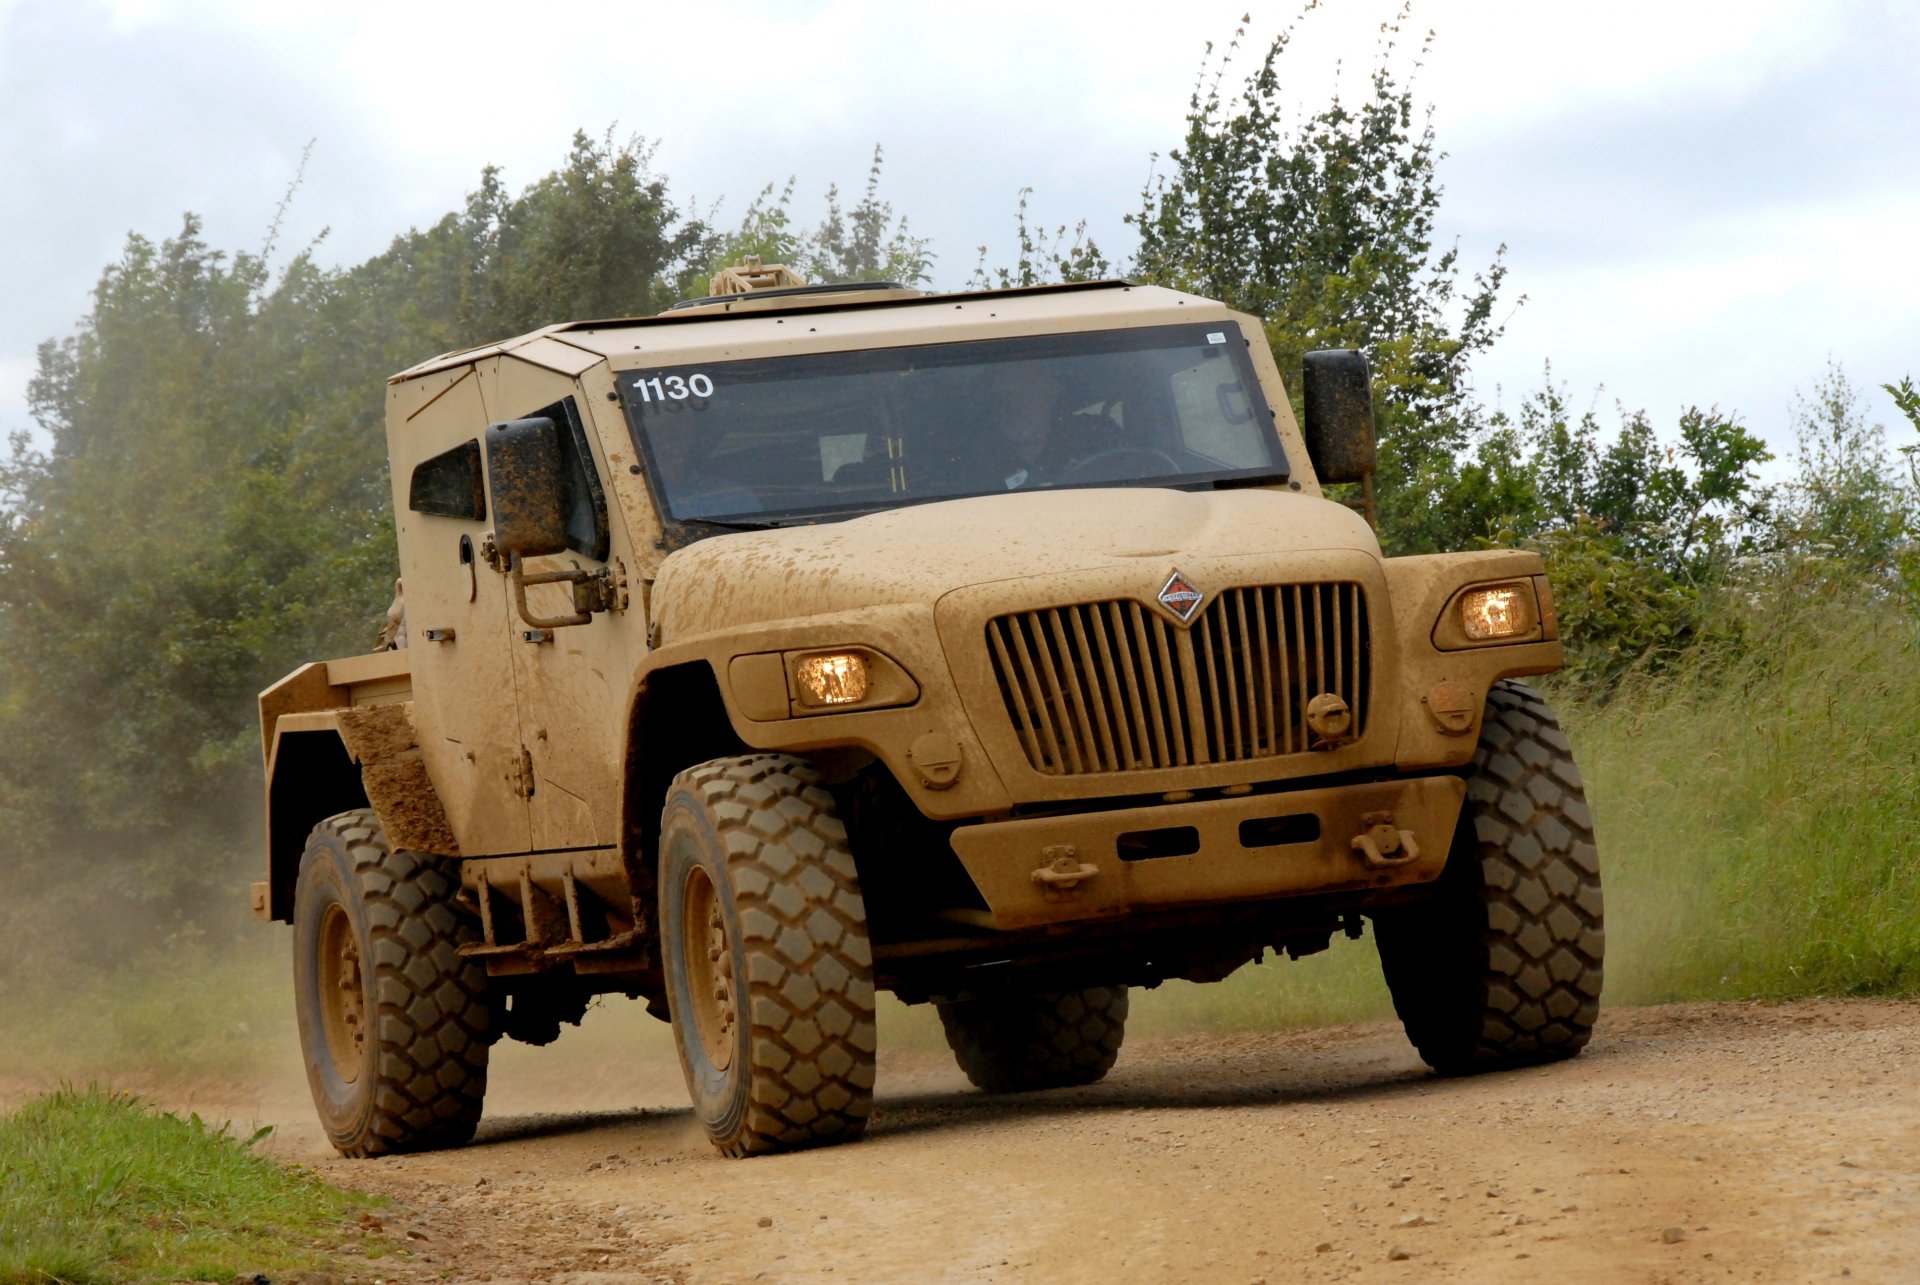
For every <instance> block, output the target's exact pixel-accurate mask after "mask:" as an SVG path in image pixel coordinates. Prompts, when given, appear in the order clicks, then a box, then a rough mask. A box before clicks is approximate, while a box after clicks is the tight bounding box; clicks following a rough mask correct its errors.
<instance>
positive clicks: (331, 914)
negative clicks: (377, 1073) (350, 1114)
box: [317, 903, 367, 1084]
mask: <svg viewBox="0 0 1920 1285" xmlns="http://www.w3.org/2000/svg"><path fill="white" fill-rule="evenodd" d="M317 962H318V964H319V969H318V973H319V979H318V980H319V988H320V1017H321V1025H322V1026H323V1027H324V1028H325V1030H326V1038H327V1055H328V1057H329V1059H330V1060H331V1061H332V1062H333V1069H334V1071H335V1073H336V1074H338V1075H339V1077H340V1078H341V1079H342V1080H344V1081H345V1082H346V1083H348V1084H352V1083H353V1082H354V1081H356V1080H358V1079H359V1078H360V1068H361V1065H362V1064H363V1063H364V1061H365V1058H366V1049H367V992H366V983H365V979H364V977H363V976H362V974H361V969H360V941H359V938H358V937H357V936H356V935H355V933H354V931H353V920H352V919H351V918H349V917H348V915H347V910H346V907H345V906H342V905H339V904H338V903H336V904H334V905H331V906H328V907H327V910H326V914H325V916H324V917H323V918H322V919H321V921H320V935H319V959H318V961H317Z"/></svg>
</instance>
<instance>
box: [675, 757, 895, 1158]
mask: <svg viewBox="0 0 1920 1285" xmlns="http://www.w3.org/2000/svg"><path fill="white" fill-rule="evenodd" d="M659 904H660V933H661V942H662V950H661V954H662V956H663V963H664V965H665V969H666V981H667V1000H668V1005H669V1007H670V1008H671V1010H672V1017H673V1031H674V1036H675V1043H676V1044H678V1046H679V1051H680V1067H681V1070H682V1071H684V1072H685V1073H686V1078H687V1090H688V1093H689V1094H690V1095H691V1096H692V1098H693V1107H694V1114H696V1115H697V1116H699V1118H700V1122H701V1123H702V1124H703V1125H704V1126H705V1127H706V1130H707V1136H708V1138H709V1139H711V1140H712V1142H713V1145H714V1146H716V1147H718V1148H719V1149H720V1151H721V1152H722V1153H724V1154H726V1155H729V1156H747V1155H756V1154H759V1153H762V1152H769V1151H786V1150H791V1149H793V1148H796V1147H804V1146H813V1145H818V1144H820V1143H829V1142H847V1141H851V1140H852V1139H854V1138H857V1137H859V1136H860V1134H861V1133H862V1132H863V1131H864V1130H865V1129H866V1126H867V1116H868V1113H869V1112H870V1111H871V1110H872V1109H873V1074H874V1052H875V1026H874V999H873V954H872V950H871V948H870V947H869V946H868V944H867V916H866V905H865V903H864V902H863V901H862V899H861V896H860V881H859V878H858V876H857V875H856V874H855V871H854V865H853V854H852V853H851V852H850V851H849V850H848V847H847V832H846V828H845V827H844V826H843V825H841V823H840V818H839V814H838V812H837V811H836V809H835V807H834V802H833V796H832V795H830V794H828V793H827V791H826V790H825V789H823V788H821V786H820V784H819V776H818V774H817V773H815V772H814V770H813V769H812V768H811V767H810V766H808V765H807V764H806V763H805V762H804V761H803V760H800V759H797V758H794V757H792V756H790V755H785V754H752V755H747V756H744V757H740V758H724V759H714V760H712V761H711V762H708V763H702V764H700V765H699V766H698V767H692V768H688V769H687V770H686V771H684V772H682V773H680V775H679V776H677V777H675V778H674V780H673V785H672V786H671V787H670V788H669V790H668V792H667V803H666V809H665V811H664V813H663V814H662V817H661V824H660V903H659Z"/></svg>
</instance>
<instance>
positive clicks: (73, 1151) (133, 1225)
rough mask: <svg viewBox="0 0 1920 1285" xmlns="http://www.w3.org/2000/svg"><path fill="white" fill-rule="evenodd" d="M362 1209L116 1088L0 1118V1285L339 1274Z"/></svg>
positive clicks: (38, 1103)
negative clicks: (315, 1271) (310, 1271)
mask: <svg viewBox="0 0 1920 1285" xmlns="http://www.w3.org/2000/svg"><path fill="white" fill-rule="evenodd" d="M372 1203H373V1201H372V1198H370V1197H367V1196H360V1195H355V1194H352V1193H349V1192H343V1191H340V1190H337V1189H335V1188H332V1187H329V1186H327V1185H326V1184H324V1183H322V1182H320V1181H319V1180H318V1179H315V1178H313V1177H311V1176H308V1175H305V1174H302V1173H299V1172H296V1171H293V1170H289V1169H284V1168H281V1167H279V1166H277V1165H275V1164H273V1163H271V1162H270V1161H267V1160H265V1159H262V1158H261V1157H259V1156H256V1155H254V1154H253V1153H252V1151H251V1150H250V1148H249V1144H248V1142H247V1141H243V1140H241V1139H239V1138H235V1137H233V1136H231V1135H230V1134H228V1133H227V1131H226V1130H225V1129H224V1128H211V1127H209V1126H208V1125H206V1124H204V1123H202V1122H201V1120H200V1118H199V1117H198V1116H193V1117H190V1118H187V1119H181V1118H180V1117H179V1116H175V1115H166V1114H162V1113H160V1112H158V1111H154V1110H151V1109H149V1108H148V1107H146V1106H144V1105H142V1104H141V1103H140V1102H139V1101H137V1100H135V1099H134V1098H131V1097H129V1096H127V1095H125V1094H120V1093H111V1092H107V1091H105V1090H102V1089H97V1088H89V1089H83V1090H74V1089H61V1090H60V1091H58V1092H55V1093H51V1094H48V1095H46V1096H44V1097H41V1098H37V1099H35V1100H34V1101H32V1102H29V1103H28V1104H27V1105H25V1106H24V1107H22V1108H20V1109H19V1110H18V1111H15V1112H13V1113H12V1114H10V1115H7V1116H4V1117H0V1285H47V1283H49V1282H63V1283H70V1285H92V1283H94V1282H101V1283H103V1285H104V1283H108V1282H115V1283H117V1282H141V1281H178V1280H215V1281H227V1280H232V1279H233V1278H234V1277H235V1275H236V1274H239V1273H243V1272H244V1273H248V1274H253V1273H272V1272H279V1271H281V1270H295V1269H301V1268H320V1267H337V1266H339V1264H340V1261H341V1260H340V1256H339V1254H338V1253H336V1252H334V1251H335V1250H336V1249H338V1248H340V1247H343V1246H344V1245H345V1244H346V1243H347V1242H349V1241H350V1240H353V1239H356V1238H357V1237H356V1234H355V1233H354V1231H353V1230H352V1227H353V1219H354V1216H355V1214H356V1213H357V1212H358V1211H360V1210H363V1209H365V1208H367V1207H368V1206H369V1205H370V1204H372Z"/></svg>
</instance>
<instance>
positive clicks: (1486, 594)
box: [1460, 580, 1534, 642]
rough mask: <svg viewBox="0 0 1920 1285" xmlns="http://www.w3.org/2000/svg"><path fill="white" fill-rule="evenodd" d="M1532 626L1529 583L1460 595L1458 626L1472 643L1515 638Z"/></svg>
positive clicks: (1523, 582) (1531, 593) (1488, 587)
mask: <svg viewBox="0 0 1920 1285" xmlns="http://www.w3.org/2000/svg"><path fill="white" fill-rule="evenodd" d="M1533 625H1534V621H1533V586H1532V585H1531V584H1530V583H1528V582H1526V581H1524V580H1522V581H1516V582H1514V583H1512V584H1498V585H1488V586H1487V587H1486V588H1484V589H1470V590H1468V591H1467V592H1466V593H1464V594H1462V595H1460V626H1461V628H1462V629H1464V630H1465V631H1466V634H1467V637H1468V638H1470V639H1471V640H1473V641H1474V642H1491V641H1493V640H1494V639H1497V638H1515V637H1518V636H1519V635H1521V634H1524V633H1531V632H1532V630H1533Z"/></svg>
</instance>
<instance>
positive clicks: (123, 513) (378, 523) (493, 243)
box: [0, 134, 706, 970]
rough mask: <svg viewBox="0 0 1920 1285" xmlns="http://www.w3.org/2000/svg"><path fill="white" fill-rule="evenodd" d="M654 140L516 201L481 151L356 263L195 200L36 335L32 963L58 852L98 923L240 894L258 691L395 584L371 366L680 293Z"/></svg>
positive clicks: (8, 697) (14, 565) (3, 916)
mask: <svg viewBox="0 0 1920 1285" xmlns="http://www.w3.org/2000/svg"><path fill="white" fill-rule="evenodd" d="M650 154H651V153H650V149H649V148H648V147H647V146H646V145H644V144H643V143H641V142H639V141H637V140H636V141H632V142H629V143H627V144H625V145H620V146H616V145H613V144H611V143H610V142H608V141H606V140H601V141H599V142H595V141H592V140H590V139H589V138H588V137H587V136H586V135H584V134H579V135H576V136H575V138H574V141H573V147H572V149H571V151H570V153H569V154H568V157H567V160H566V163H565V164H564V165H563V166H562V167H561V168H560V169H558V170H556V171H555V172H554V173H552V174H550V175H548V176H546V177H545V178H543V179H541V180H539V181H538V182H536V183H534V184H532V185H531V186H529V187H528V188H527V189H525V190H524V191H523V192H521V193H519V194H518V195H510V194H509V193H508V192H507V191H506V190H505V188H504V186H503V185H502V183H501V181H500V178H499V174H498V172H497V171H494V170H491V169H490V170H488V171H486V172H485V173H484V174H483V175H482V178H481V182H480V186H479V187H478V188H477V189H476V190H475V191H474V192H473V193H472V194H471V195H470V196H469V197H468V199H467V201H466V203H465V207H464V209H463V210H462V211H459V212H456V213H450V214H448V215H447V216H446V217H445V218H443V219H442V220H440V221H439V222H438V223H436V224H435V225H433V226H432V227H431V228H429V229H427V230H426V231H419V230H415V231H411V232H408V233H406V234H405V235H403V236H400V237H398V238H396V239H395V241H394V242H393V244H392V246H391V247H390V248H389V249H388V250H387V251H386V252H385V253H384V254H382V255H379V256H377V257H376V258H373V259H371V260H369V261H367V262H365V263H362V264H360V265H358V266H356V267H353V268H350V269H344V270H334V269H326V268H322V267H321V266H319V265H318V264H317V263H316V261H315V259H314V257H313V255H312V253H311V251H310V250H309V251H307V252H302V253H299V254H296V255H295V256H294V257H293V258H292V260H291V261H290V262H289V263H288V264H287V265H286V266H285V267H284V268H283V269H281V270H280V271H279V272H278V273H277V274H276V273H275V272H274V271H272V270H271V269H270V267H269V265H268V264H267V263H266V262H265V261H264V260H263V259H262V258H260V257H259V256H255V255H249V254H239V255H234V256H231V257H229V256H228V255H226V254H224V253H221V252H219V251H216V250H214V249H212V248H210V247H209V246H208V245H207V244H206V243H205V241H204V239H203V238H202V236H201V231H200V223H199V220H198V219H197V218H195V217H193V216H188V217H187V219H186V220H185V222H184V224H183V225H182V228H181V230H180V232H179V233H178V234H177V235H175V236H173V237H171V238H169V239H167V240H164V241H161V242H158V243H156V242H153V241H151V240H149V239H148V238H146V237H143V236H139V235H135V236H133V237H131V238H129V240H128V243H127V247H126V250H125V252H124V253H123V254H122V256H121V258H120V260H119V261H118V262H116V263H115V264H113V265H112V266H110V267H109V268H108V269H107V270H106V272H105V273H104V274H103V275H102V277H101V279H100V283H99V285H98V287H97V288H96V290H95V292H94V297H93V306H92V310H91V312H90V313H89V314H88V316H87V317H86V319H85V320H84V321H83V322H82V323H81V325H80V326H79V328H78V330H77V331H76V333H75V334H74V335H72V336H71V337H69V338H67V339H64V340H61V341H59V342H49V343H47V344H44V345H42V346H41V349H40V358H39V370H38V373H37V375H36V376H35V378H34V380H33V382H32V386H31V389H30V393H29V396H30V403H31V409H32V412H33V414H34V416H35V418H36V419H37V420H38V422H39V424H40V427H41V430H42V434H43V436H42V437H41V438H39V439H33V438H29V437H27V436H25V435H20V436H17V437H16V438H15V439H14V440H13V442H12V448H11V450H10V452H9V453H8V454H7V455H6V457H5V458H4V459H3V460H0V586H3V588H0V693H4V696H0V742H4V743H5V744H7V745H8V747H9V752H8V753H7V754H6V755H5V756H4V757H0V827H4V830H5V833H6V834H7V837H8V846H9V854H8V862H9V868H8V875H9V888H10V891H12V892H15V893H17V894H19V895H16V896H13V897H10V898H8V899H7V900H6V901H5V902H4V903H0V943H4V944H3V945H0V960H5V961H6V962H7V964H8V965H9V966H12V967H15V968H18V969H20V970H27V969H31V968H33V967H35V966H36V961H37V960H38V959H39V958H41V957H42V955H43V953H44V948H45V947H46V946H47V944H48V938H49V934H50V933H51V932H52V930H51V929H49V928H47V927H45V925H44V923H43V920H44V919H45V916H44V915H36V914H33V913H30V907H31V905H32V903H30V902H28V901H26V900H24V897H25V895H26V894H27V893H29V892H31V891H32V890H33V889H35V888H36V887H38V886H42V885H45V886H60V887H70V885H71V884H72V882H73V880H74V877H75V876H76V875H83V876H84V878H85V881H86V885H87V893H86V897H87V899H88V904H89V905H90V906H91V907H93V908H94V910H95V911H96V912H97V913H98V914H100V915H102V916H104V917H106V918H108V919H117V918H118V917H119V916H120V915H121V914H122V912H123V911H130V910H131V909H132V908H138V909H139V911H140V912H141V913H142V914H144V915H145V916H147V917H148V918H150V919H152V918H158V919H159V920H160V921H161V922H165V921H166V920H167V919H168V918H169V914H168V911H169V903H172V905H173V906H178V907H183V908H190V909H192V910H194V911H195V912H196V913H201V914H204V913H206V912H207V909H208V907H210V906H211V907H216V908H217V907H227V906H231V907H233V909H234V913H235V915H236V917H237V915H238V914H239V905H240V897H239V894H238V886H237V881H236V879H235V860H236V858H238V857H239V856H240V855H241V854H243V853H246V852H248V851H249V850H251V849H252V848H253V847H254V836H255V834H256V833H257V826H258V813H257V810H256V809H255V808H254V807H253V806H250V805H249V806H240V807H236V806H234V803H233V801H234V800H236V799H244V800H252V799H256V798H258V797H259V757H258V756H259V752H260V751H259V733H258V730H257V722H256V717H257V716H256V713H255V706H254V696H255V694H256V693H257V692H258V691H259V690H260V689H261V688H262V687H264V686H266V685H267V684H268V683H269V682H271V681H273V680H274V679H276V678H278V677H279V676H280V675H281V674H284V673H285V672H287V671H288V670H290V669H292V668H293V667H294V666H295V665H297V664H300V663H302V662H304V661H307V660H311V659H314V658H317V657H323V656H328V655H340V654H345V653H352V652H356V651H364V650H366V649H368V648H369V647H370V646H371V645H372V641H373V637H374V629H375V625H376V623H377V620H378V618H379V616H380V615H381V613H382V612H383V610H384V608H385V605H386V603H387V602H388V600H389V599H390V598H391V597H392V593H393V576H394V567H395V554H394V547H393V522H392V514H391V500H390V494H391V493H390V490H389V483H388V477H387V467H386V441H385V434H384V431H383V427H382V425H383V418H384V416H383V409H384V407H383V386H384V382H385V379H386V377H387V376H388V375H389V374H390V373H392V372H393V371H395V370H398V369H401V368H403V367H406V366H409V365H412V364H414V363H416V362H418V361H420V360H422V359H423V358H425V357H428V356H430V355H432V354H433V353H436V352H441V351H445V350H448V349H453V348H459V347H464V346H467V345H471V344H474V343H477V342H481V341H484V340H488V339H497V338H503V337H506V336H509V335H512V334H516V333H522V332H525V331H527V330H530V329H533V328H535V327H537V326H540V325H543V324H547V323H549V322H552V321H555V320H561V319H565V318H568V317H578V316H592V315H596V314H598V315H607V314H616V315H624V314H632V313H644V312H651V311H655V310H657V309H658V308H660V307H662V306H664V305H665V304H666V303H668V302H671V301H672V300H673V299H675V298H677V297H679V295H680V294H681V293H682V291H683V289H684V288H685V286H686V283H687V282H688V281H689V280H691V279H692V278H694V277H696V276H698V275H699V256H700V255H701V254H702V253H703V252H704V247H705V245H706V233H705V230H704V228H702V227H701V225H699V224H698V223H691V222H688V221H686V220H684V219H682V218H681V217H680V215H679V212H678V211H677V210H676V208H675V207H674V206H673V204H672V203H671V201H670V200H669V199H668V197H667V194H666V187H665V183H664V181H663V180H661V179H659V178H658V177H656V176H654V175H652V174H651V172H650V170H649V168H648V160H649V157H650ZM270 239H271V238H270ZM43 443H44V444H43ZM137 917H138V916H136V915H134V914H132V913H128V918H129V919H134V918H137ZM220 918H223V916H220V915H219V914H218V911H217V910H216V911H215V920H216V921H218V920H219V919H220ZM142 937H143V939H144V934H143V935H142ZM121 940H122V939H117V938H114V937H110V936H109V937H103V938H102V939H101V940H99V941H98V942H97V943H95V947H96V951H95V952H90V953H95V955H96V957H97V958H100V959H103V960H109V961H110V960H112V959H114V958H115V957H116V954H117V951H118V949H119V946H120V943H121ZM62 953H64V952H62Z"/></svg>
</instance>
